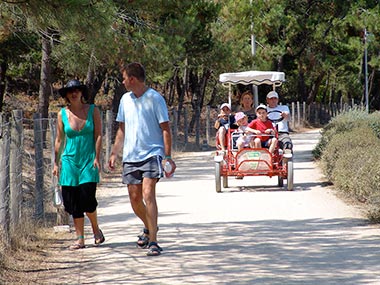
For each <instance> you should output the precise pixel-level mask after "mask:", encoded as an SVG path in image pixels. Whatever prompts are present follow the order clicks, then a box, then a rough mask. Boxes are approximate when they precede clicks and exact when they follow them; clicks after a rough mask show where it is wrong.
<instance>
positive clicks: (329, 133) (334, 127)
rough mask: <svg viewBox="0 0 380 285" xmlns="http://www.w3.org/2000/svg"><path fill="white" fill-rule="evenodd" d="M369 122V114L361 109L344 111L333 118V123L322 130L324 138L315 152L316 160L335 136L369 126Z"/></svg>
mask: <svg viewBox="0 0 380 285" xmlns="http://www.w3.org/2000/svg"><path fill="white" fill-rule="evenodd" d="M368 121H369V115H368V113H367V112H365V111H364V110H363V109H361V108H353V109H350V110H349V111H344V112H342V113H340V114H339V115H338V116H336V117H334V118H332V119H331V121H330V122H329V123H328V124H327V125H326V126H325V127H324V128H323V129H322V132H321V134H322V136H321V139H320V140H319V142H318V144H317V146H316V147H315V148H314V150H313V156H314V157H315V158H316V159H320V158H321V156H322V154H323V152H324V150H325V148H326V147H327V145H328V144H329V142H330V141H331V139H332V138H333V137H334V136H336V135H337V134H340V133H343V132H347V131H350V130H352V129H353V128H357V127H364V126H368V124H369V122H368Z"/></svg>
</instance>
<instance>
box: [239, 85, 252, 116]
mask: <svg viewBox="0 0 380 285" xmlns="http://www.w3.org/2000/svg"><path fill="white" fill-rule="evenodd" d="M238 111H239V112H243V113H244V114H246V115H247V117H248V122H249V123H250V122H251V121H252V120H253V119H255V118H256V112H255V109H254V108H253V95H252V92H251V91H249V90H248V91H245V92H244V93H243V94H241V96H240V108H239V110H238Z"/></svg>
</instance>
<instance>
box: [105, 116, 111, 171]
mask: <svg viewBox="0 0 380 285" xmlns="http://www.w3.org/2000/svg"><path fill="white" fill-rule="evenodd" d="M112 126H113V112H112V110H107V111H106V122H105V130H106V133H105V141H106V155H105V158H104V164H105V165H107V163H108V160H109V159H110V156H111V148H112ZM106 169H108V168H106V167H105V166H103V171H104V172H107V173H108V172H109V171H106Z"/></svg>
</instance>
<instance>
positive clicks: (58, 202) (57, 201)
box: [53, 176, 63, 208]
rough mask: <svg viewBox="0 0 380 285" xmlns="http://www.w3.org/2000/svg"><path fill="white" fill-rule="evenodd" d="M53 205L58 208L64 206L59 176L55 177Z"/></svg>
mask: <svg viewBox="0 0 380 285" xmlns="http://www.w3.org/2000/svg"><path fill="white" fill-rule="evenodd" d="M53 185H54V186H53V205H54V207H56V208H62V207H63V198H62V191H61V186H60V185H59V184H58V181H57V177H56V176H54V177H53Z"/></svg>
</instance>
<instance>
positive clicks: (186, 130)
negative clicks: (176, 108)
mask: <svg viewBox="0 0 380 285" xmlns="http://www.w3.org/2000/svg"><path fill="white" fill-rule="evenodd" d="M187 116H188V110H187V106H185V107H184V108H183V129H184V141H185V142H184V143H185V145H184V150H186V147H187V143H188V141H189V124H188V120H187Z"/></svg>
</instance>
